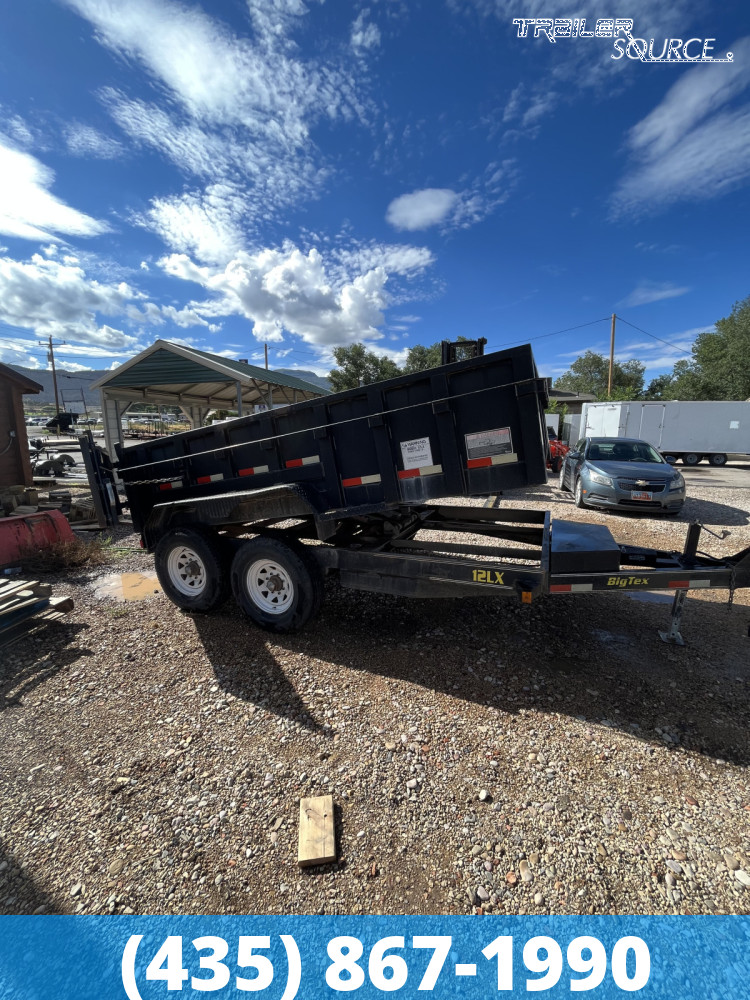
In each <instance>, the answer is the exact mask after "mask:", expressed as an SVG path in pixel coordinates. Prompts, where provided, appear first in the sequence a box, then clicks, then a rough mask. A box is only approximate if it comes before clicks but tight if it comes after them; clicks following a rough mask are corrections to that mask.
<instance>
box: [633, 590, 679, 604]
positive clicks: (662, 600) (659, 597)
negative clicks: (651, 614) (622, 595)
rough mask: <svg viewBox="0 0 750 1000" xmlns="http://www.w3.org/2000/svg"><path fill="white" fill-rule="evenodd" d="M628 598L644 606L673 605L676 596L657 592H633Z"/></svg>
mask: <svg viewBox="0 0 750 1000" xmlns="http://www.w3.org/2000/svg"><path fill="white" fill-rule="evenodd" d="M627 596H628V597H629V598H630V600H631V601H640V602H641V603H642V604H671V603H672V601H673V600H674V594H660V593H659V591H657V590H631V591H629V592H628V595H627Z"/></svg>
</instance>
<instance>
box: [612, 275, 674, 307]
mask: <svg viewBox="0 0 750 1000" xmlns="http://www.w3.org/2000/svg"><path fill="white" fill-rule="evenodd" d="M689 291H690V289H689V288H688V287H687V286H682V285H673V284H671V283H670V282H668V281H663V282H658V281H641V282H640V283H639V284H638V286H637V287H636V288H634V289H633V291H632V292H631V293H630V294H629V295H626V296H625V298H624V299H622V300H621V301H620V302H618V303H617V305H618V306H620V307H621V308H623V309H625V308H632V307H634V306H645V305H648V304H649V303H650V302H661V300H662V299H675V298H677V297H678V296H680V295H685V294H686V293H687V292H689Z"/></svg>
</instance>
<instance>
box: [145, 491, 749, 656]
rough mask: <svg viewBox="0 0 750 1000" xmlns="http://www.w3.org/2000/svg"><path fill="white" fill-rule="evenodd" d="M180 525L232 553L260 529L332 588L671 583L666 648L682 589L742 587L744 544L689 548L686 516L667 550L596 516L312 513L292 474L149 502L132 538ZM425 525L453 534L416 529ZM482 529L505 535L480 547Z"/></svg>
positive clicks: (478, 589)
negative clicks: (623, 539)
mask: <svg viewBox="0 0 750 1000" xmlns="http://www.w3.org/2000/svg"><path fill="white" fill-rule="evenodd" d="M190 530H194V531H201V532H204V533H205V532H213V533H214V534H215V535H216V537H217V539H223V540H225V541H226V542H227V543H228V544H230V545H231V553H232V555H233V556H234V555H236V553H237V551H238V548H241V547H242V545H243V544H244V541H246V540H247V539H245V538H244V537H243V536H252V537H255V538H261V539H262V538H264V537H265V538H271V539H273V540H274V544H276V545H277V547H278V546H279V545H283V544H286V545H287V546H288V547H289V548H290V551H295V552H297V553H298V554H300V555H301V554H302V553H300V547H302V548H303V549H304V558H305V559H307V560H308V561H309V562H310V563H312V564H314V565H315V566H316V567H317V570H318V571H319V572H320V574H321V576H325V575H336V576H338V579H339V581H340V583H341V585H342V587H344V588H348V589H355V590H364V591H371V592H377V593H385V594H391V595H396V596H403V597H414V598H464V597H478V596H483V597H489V596H495V597H506V598H507V597H514V598H516V599H518V600H520V601H521V603H523V604H531V603H532V602H533V601H535V600H537V599H538V598H540V597H546V596H551V597H554V596H560V595H566V594H586V593H605V594H619V593H624V592H629V591H673V592H674V594H675V597H674V600H673V604H672V610H671V617H670V627H669V629H668V630H667V631H664V632H661V633H660V635H661V638H662V639H663V640H664V641H665V642H669V643H672V644H677V645H682V644H683V638H682V635H681V633H680V623H681V619H682V616H683V613H684V604H685V599H686V597H687V594H688V592H689V591H691V590H703V589H724V590H727V591H729V595H730V602H731V599H732V596H733V594H734V591H735V589H738V588H743V587H750V547H749V548H747V549H744V550H742V551H740V552H738V553H736V554H735V555H733V556H729V557H726V558H724V559H718V558H715V557H713V556H710V555H707V554H704V553H701V552H700V551H699V549H698V546H699V540H700V535H701V531H702V530H703V526H702V525H700V524H698V523H692V524H690V525H689V526H688V530H687V533H686V537H685V544H684V547H683V550H682V551H681V552H674V551H665V550H660V549H653V548H646V547H642V546H635V545H623V544H618V543H617V542H616V541H615V540H614V538H613V537H612V535H611V532H610V531H609V528H608V527H606V526H605V525H601V524H592V523H587V522H580V521H565V520H559V519H553V518H552V517H551V515H550V512H549V511H544V510H531V509H518V508H502V507H496V506H491V507H487V506H483V507H473V506H458V505H456V506H453V505H450V504H441V503H436V504H421V505H407V504H401V505H395V506H394V505H390V504H385V503H382V504H370V505H363V506H361V507H359V508H352V507H347V508H343V509H335V510H330V511H318V510H316V509H315V503H314V497H313V496H312V495H311V494H308V493H307V491H306V490H305V486H304V484H303V483H302V484H301V483H295V484H279V485H277V486H274V487H266V488H261V489H258V490H244V491H238V492H234V493H217V494H215V495H212V496H207V497H202V498H196V497H192V498H185V499H181V500H175V501H172V502H164V503H161V504H157V505H156V506H155V507H154V508H153V510H152V511H151V513H150V515H149V519H148V521H147V524H146V525H145V526H144V533H143V544H144V547H145V548H147V549H148V550H149V551H153V550H155V549H156V550H158V548H159V545H160V544H163V543H164V539H165V538H167V539H168V538H169V537H170V536H171V535H174V534H175V533H177V534H179V533H180V532H182V533H183V534H184V532H185V531H190ZM431 530H436V531H441V532H450V533H452V534H455V535H456V536H457V539H458V540H456V541H450V542H445V541H433V540H430V539H427V540H425V539H422V538H418V537H417V536H418V535H419V533H420V532H423V531H431ZM482 536H484V537H486V538H488V539H492V540H493V541H495V543H497V541H500V542H505V543H507V544H505V545H502V544H501V545H497V544H494V545H488V544H482V543H481V538H482ZM464 538H466V539H467V540H466V541H464ZM157 569H158V566H157ZM162 582H164V581H162ZM233 589H235V594H236V581H235V580H234V574H233ZM306 620H307V618H305V621H306ZM258 624H263V622H258ZM271 624H273V623H271ZM276 624H278V623H276ZM302 624H304V622H302ZM274 630H276V631H286V630H287V629H282V628H276V629H274Z"/></svg>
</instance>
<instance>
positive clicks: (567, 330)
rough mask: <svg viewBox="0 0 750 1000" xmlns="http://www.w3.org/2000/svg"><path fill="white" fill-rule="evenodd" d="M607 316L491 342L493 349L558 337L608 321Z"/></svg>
mask: <svg viewBox="0 0 750 1000" xmlns="http://www.w3.org/2000/svg"><path fill="white" fill-rule="evenodd" d="M610 318H611V317H609V316H603V317H602V318H601V319H592V320H591V322H590V323H579V324H578V326H567V327H565V329H564V330H555V331H554V333H540V334H539V335H538V336H537V337H522V338H521V339H520V340H508V341H506V342H505V343H503V344H493V350H495V349H497V348H498V347H511V346H513V345H514V344H528V343H530V342H531V341H532V340H544V339H545V338H546V337H559V336H560V334H561V333H570V332H571V331H572V330H582V329H583V328H584V327H586V326H595V325H596V324H597V323H609V321H610Z"/></svg>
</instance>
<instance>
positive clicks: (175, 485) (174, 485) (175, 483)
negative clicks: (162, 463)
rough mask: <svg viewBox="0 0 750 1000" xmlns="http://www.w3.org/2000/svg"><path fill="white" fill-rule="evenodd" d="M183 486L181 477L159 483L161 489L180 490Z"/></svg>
mask: <svg viewBox="0 0 750 1000" xmlns="http://www.w3.org/2000/svg"><path fill="white" fill-rule="evenodd" d="M181 486H182V480H181V479H173V480H172V481H171V482H170V483H159V489H160V490H179V489H180V488H181Z"/></svg>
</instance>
